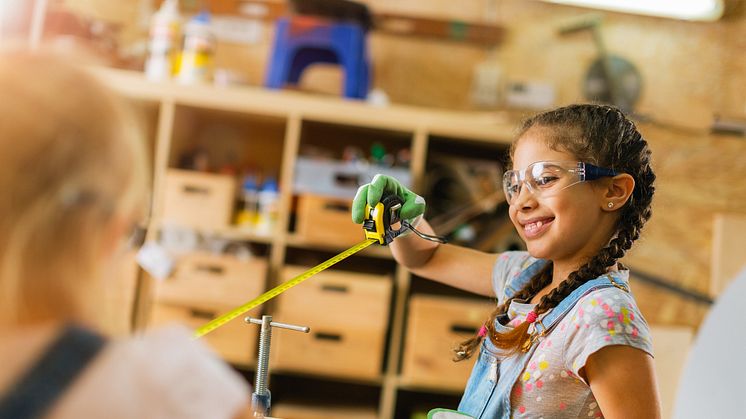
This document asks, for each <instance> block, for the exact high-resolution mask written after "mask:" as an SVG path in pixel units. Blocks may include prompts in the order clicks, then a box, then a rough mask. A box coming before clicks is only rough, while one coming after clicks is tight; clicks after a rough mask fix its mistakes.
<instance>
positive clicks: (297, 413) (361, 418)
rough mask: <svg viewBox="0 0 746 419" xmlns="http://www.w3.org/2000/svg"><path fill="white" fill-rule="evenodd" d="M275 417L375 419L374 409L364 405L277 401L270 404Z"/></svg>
mask: <svg viewBox="0 0 746 419" xmlns="http://www.w3.org/2000/svg"><path fill="white" fill-rule="evenodd" d="M272 416H273V417H276V418H277V419H353V418H354V419H377V418H378V413H377V412H376V409H374V408H372V407H366V406H341V405H331V404H329V405H312V404H301V403H287V402H286V403H277V404H275V405H274V406H272Z"/></svg>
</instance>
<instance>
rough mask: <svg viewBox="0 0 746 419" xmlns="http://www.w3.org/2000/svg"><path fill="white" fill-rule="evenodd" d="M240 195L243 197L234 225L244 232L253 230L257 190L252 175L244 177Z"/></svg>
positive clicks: (256, 210)
mask: <svg viewBox="0 0 746 419" xmlns="http://www.w3.org/2000/svg"><path fill="white" fill-rule="evenodd" d="M241 194H242V195H243V206H242V207H241V211H239V213H238V219H237V220H236V224H238V225H239V226H240V227H241V228H243V229H244V230H253V229H254V226H255V224H256V219H257V215H258V212H259V211H258V210H259V189H258V188H257V184H256V178H255V177H254V176H253V175H246V177H245V178H244V181H243V185H242V187H241Z"/></svg>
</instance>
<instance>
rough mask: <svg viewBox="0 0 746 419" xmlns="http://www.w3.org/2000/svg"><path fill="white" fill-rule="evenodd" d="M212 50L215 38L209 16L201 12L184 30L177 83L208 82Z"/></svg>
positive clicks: (210, 71) (210, 77) (210, 72)
mask: <svg viewBox="0 0 746 419" xmlns="http://www.w3.org/2000/svg"><path fill="white" fill-rule="evenodd" d="M214 49H215V36H214V35H213V33H212V29H211V28H210V14H209V13H207V12H202V13H200V14H198V15H197V16H195V17H194V18H192V20H190V21H189V23H188V24H187V25H186V29H185V30H184V49H183V51H182V53H181V64H180V65H179V76H178V80H179V82H181V83H185V84H192V83H200V82H206V81H210V80H211V79H212V60H213V57H212V56H213V51H214Z"/></svg>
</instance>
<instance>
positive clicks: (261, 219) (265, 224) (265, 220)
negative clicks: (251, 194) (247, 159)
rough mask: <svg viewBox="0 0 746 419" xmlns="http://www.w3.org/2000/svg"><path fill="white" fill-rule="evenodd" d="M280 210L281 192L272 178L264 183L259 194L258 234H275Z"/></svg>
mask: <svg viewBox="0 0 746 419" xmlns="http://www.w3.org/2000/svg"><path fill="white" fill-rule="evenodd" d="M279 210H280V191H279V189H278V187H277V181H275V179H274V178H272V177H270V178H267V180H265V181H264V185H262V190H261V191H260V192H259V214H258V216H257V220H256V232H257V233H258V234H272V233H274V232H275V226H276V225H277V219H278V216H279Z"/></svg>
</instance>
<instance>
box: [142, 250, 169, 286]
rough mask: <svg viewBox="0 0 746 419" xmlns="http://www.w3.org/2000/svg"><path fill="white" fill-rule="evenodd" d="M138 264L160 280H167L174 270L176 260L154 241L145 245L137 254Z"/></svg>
mask: <svg viewBox="0 0 746 419" xmlns="http://www.w3.org/2000/svg"><path fill="white" fill-rule="evenodd" d="M137 263H139V264H140V266H142V268H143V269H144V270H145V271H146V272H147V273H149V274H150V276H152V277H153V278H156V279H158V280H161V281H163V280H165V279H166V278H168V276H169V275H171V271H173V269H174V260H173V258H172V257H171V255H169V254H168V251H166V249H165V248H164V247H163V246H161V245H159V244H158V243H156V242H154V241H149V242H147V243H145V244H144V245H143V246H142V247H141V248H140V251H139V252H137Z"/></svg>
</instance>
